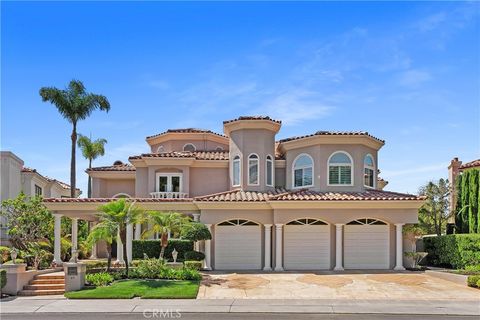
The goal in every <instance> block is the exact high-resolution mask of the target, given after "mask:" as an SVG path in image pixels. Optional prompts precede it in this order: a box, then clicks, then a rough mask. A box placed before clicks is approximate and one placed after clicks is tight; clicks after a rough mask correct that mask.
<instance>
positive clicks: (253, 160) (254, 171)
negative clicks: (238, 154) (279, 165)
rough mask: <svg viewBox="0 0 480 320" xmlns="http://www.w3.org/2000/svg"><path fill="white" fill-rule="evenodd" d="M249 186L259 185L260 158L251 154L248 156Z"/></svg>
mask: <svg viewBox="0 0 480 320" xmlns="http://www.w3.org/2000/svg"><path fill="white" fill-rule="evenodd" d="M248 184H249V185H258V184H259V182H258V156H257V155H256V154H251V155H249V156H248Z"/></svg>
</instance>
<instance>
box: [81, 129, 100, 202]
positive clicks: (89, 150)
mask: <svg viewBox="0 0 480 320" xmlns="http://www.w3.org/2000/svg"><path fill="white" fill-rule="evenodd" d="M106 143H107V140H106V139H96V140H92V138H91V137H90V138H89V137H87V136H84V135H80V137H79V138H78V147H79V148H80V149H81V150H82V155H83V157H84V158H85V159H87V160H88V168H89V169H91V168H92V161H93V160H95V159H96V158H98V157H99V156H103V155H104V154H105V144H106ZM87 195H88V197H89V198H91V197H92V177H90V175H89V176H88V192H87Z"/></svg>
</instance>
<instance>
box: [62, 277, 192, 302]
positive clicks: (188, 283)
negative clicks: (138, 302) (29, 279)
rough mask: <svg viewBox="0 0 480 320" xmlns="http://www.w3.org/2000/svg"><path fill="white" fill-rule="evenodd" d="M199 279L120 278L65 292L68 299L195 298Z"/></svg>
mask: <svg viewBox="0 0 480 320" xmlns="http://www.w3.org/2000/svg"><path fill="white" fill-rule="evenodd" d="M199 285H200V282H199V281H193V280H185V281H177V280H122V281H116V282H114V283H112V284H111V285H109V286H106V287H97V288H94V289H84V290H80V291H73V292H67V293H65V297H67V298H69V299H132V298H134V297H141V298H143V299H195V298H196V297H197V293H198V287H199Z"/></svg>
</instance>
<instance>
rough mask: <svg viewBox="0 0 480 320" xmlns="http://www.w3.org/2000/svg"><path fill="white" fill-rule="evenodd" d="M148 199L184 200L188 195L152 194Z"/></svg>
mask: <svg viewBox="0 0 480 320" xmlns="http://www.w3.org/2000/svg"><path fill="white" fill-rule="evenodd" d="M150 197H152V198H155V199H184V198H188V193H185V192H152V193H150Z"/></svg>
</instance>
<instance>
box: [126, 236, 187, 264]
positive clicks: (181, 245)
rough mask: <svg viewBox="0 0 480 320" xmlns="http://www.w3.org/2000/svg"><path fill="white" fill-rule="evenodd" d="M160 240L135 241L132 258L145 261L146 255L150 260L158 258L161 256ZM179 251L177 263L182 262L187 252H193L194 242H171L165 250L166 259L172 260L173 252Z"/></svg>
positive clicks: (133, 242)
mask: <svg viewBox="0 0 480 320" xmlns="http://www.w3.org/2000/svg"><path fill="white" fill-rule="evenodd" d="M160 249H161V248H160V240H133V241H132V257H133V259H143V257H144V254H146V255H147V256H148V257H149V258H158V257H159V256H160ZM173 249H175V250H177V252H178V256H177V261H179V262H182V261H183V256H184V255H185V252H188V251H192V250H193V242H192V241H189V240H169V241H168V246H167V248H166V249H165V259H167V260H172V261H173V257H172V251H173Z"/></svg>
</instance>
